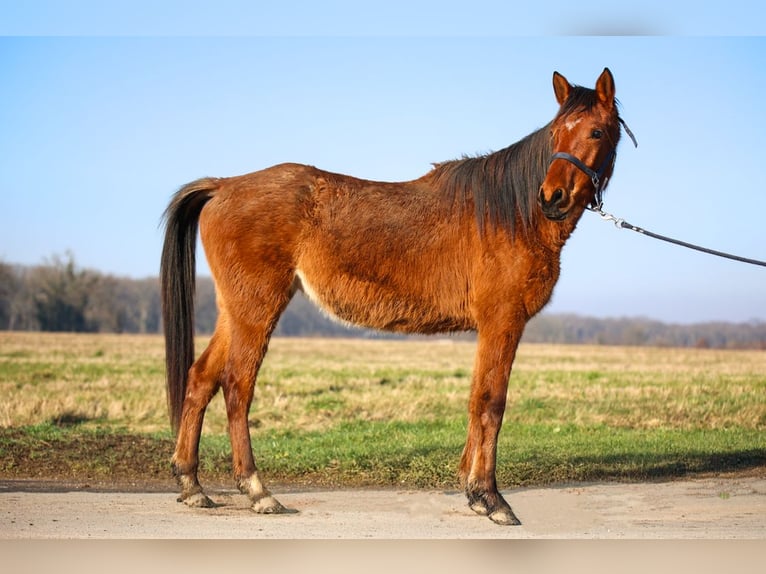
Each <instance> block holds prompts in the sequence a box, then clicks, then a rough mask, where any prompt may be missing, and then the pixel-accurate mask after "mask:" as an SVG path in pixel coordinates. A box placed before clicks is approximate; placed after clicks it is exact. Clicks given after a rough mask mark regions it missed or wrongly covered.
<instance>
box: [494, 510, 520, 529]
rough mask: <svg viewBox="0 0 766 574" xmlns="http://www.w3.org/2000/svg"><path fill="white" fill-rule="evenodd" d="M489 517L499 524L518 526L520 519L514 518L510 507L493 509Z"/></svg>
mask: <svg viewBox="0 0 766 574" xmlns="http://www.w3.org/2000/svg"><path fill="white" fill-rule="evenodd" d="M489 519H490V520H491V521H492V522H494V523H495V524H500V525H501V526H519V525H520V524H521V521H520V520H519V519H518V518H516V515H515V514H514V513H513V511H512V510H511V509H510V508H501V509H499V510H495V511H494V512H493V513H492V514H490V515H489Z"/></svg>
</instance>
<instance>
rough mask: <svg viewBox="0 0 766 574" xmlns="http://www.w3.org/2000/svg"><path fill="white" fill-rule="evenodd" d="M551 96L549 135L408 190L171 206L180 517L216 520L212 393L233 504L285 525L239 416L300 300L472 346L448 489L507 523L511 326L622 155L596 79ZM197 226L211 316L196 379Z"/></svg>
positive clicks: (184, 198)
mask: <svg viewBox="0 0 766 574" xmlns="http://www.w3.org/2000/svg"><path fill="white" fill-rule="evenodd" d="M553 88H554V92H555V95H556V100H557V101H558V103H559V105H560V109H559V112H558V114H557V115H556V117H555V118H554V119H553V120H552V121H551V122H550V123H549V124H548V125H546V126H545V127H543V128H542V129H540V130H538V131H536V132H534V133H532V134H530V135H529V136H527V137H526V138H524V139H522V140H521V141H519V142H517V143H515V144H513V145H511V146H510V147H508V148H506V149H503V150H500V151H498V152H495V153H492V154H488V155H485V156H480V157H472V158H464V159H460V160H455V161H448V162H445V163H440V164H436V165H435V166H434V168H433V169H432V170H431V171H430V172H429V173H427V174H426V175H424V176H423V177H421V178H419V179H416V180H414V181H408V182H402V183H381V182H374V181H367V180H363V179H356V178H353V177H350V176H346V175H339V174H335V173H328V172H325V171H322V170H319V169H317V168H315V167H311V166H306V165H297V164H282V165H277V166H274V167H271V168H268V169H264V170H262V171H258V172H255V173H251V174H248V175H243V176H240V177H231V178H221V179H215V178H206V179H201V180H198V181H195V182H193V183H190V184H188V185H186V186H185V187H183V188H181V189H180V190H179V191H178V192H177V193H176V194H175V196H174V197H173V199H172V201H171V203H170V205H169V206H168V208H167V210H166V212H165V220H166V235H165V244H164V249H163V252H162V270H161V278H162V301H163V310H164V315H163V317H164V322H165V323H164V324H165V338H166V351H167V356H166V363H167V365H166V366H167V392H168V403H169V409H170V418H171V423H172V426H173V429H174V431H175V432H176V434H177V443H176V450H175V454H174V455H173V460H172V462H173V465H172V467H173V473H174V475H175V477H176V478H177V480H178V483H179V485H180V488H181V497H180V499H179V500H182V501H183V502H185V503H186V504H188V505H189V506H196V507H206V506H211V505H212V502H211V501H210V499H209V498H208V497H207V496H206V495H205V494H204V492H203V490H202V487H201V486H200V483H199V481H198V478H197V464H198V450H199V440H200V433H201V428H202V420H203V417H204V414H205V409H206V407H207V405H208V403H209V402H210V400H211V398H212V397H213V395H215V393H216V392H217V391H218V389H219V387H222V388H223V393H224V398H225V403H226V412H227V415H228V422H229V436H230V440H231V446H232V454H233V467H234V475H235V479H236V481H237V485H238V487H239V489H240V490H241V491H242V492H243V493H244V494H247V495H248V496H249V497H250V499H251V500H252V503H253V509H254V510H255V511H256V512H261V513H281V512H289V510H288V509H286V508H285V507H283V506H282V505H281V504H280V503H279V502H278V501H277V500H276V499H275V498H274V497H273V496H272V495H271V494H270V493H269V491H268V490H267V489H266V488H265V487H264V485H263V483H262V481H261V478H260V476H259V473H258V470H257V469H256V466H255V461H254V459H253V453H252V449H251V443H250V434H249V431H248V426H247V416H248V410H249V408H250V404H251V401H252V398H253V388H254V385H255V381H256V376H257V374H258V369H259V367H260V365H261V362H262V360H263V357H264V355H265V353H266V349H267V346H268V343H269V338H270V336H271V333H272V331H273V329H274V327H275V325H276V323H277V320H278V319H279V316H280V314H281V313H282V311H284V309H285V307H286V306H287V304H288V302H289V301H290V299H291V297H292V296H293V295H294V293H295V292H296V291H297V290H299V289H300V290H301V291H303V292H304V293H305V294H306V295H307V296H308V297H309V298H310V299H311V300H312V301H314V302H315V303H316V304H317V305H318V306H319V307H320V308H321V309H323V310H324V311H325V312H326V313H328V314H329V315H331V316H334V317H337V318H339V319H341V320H343V321H346V322H349V323H353V324H357V325H363V326H366V327H371V328H375V329H384V330H388V331H397V332H401V333H441V332H450V331H463V330H475V331H477V332H478V348H477V354H476V360H475V365H474V371H473V380H472V383H471V392H470V401H469V418H468V437H467V440H466V443H465V448H464V450H463V455H462V459H461V462H460V478H461V482H462V484H463V486H464V488H465V492H466V495H467V497H468V503H469V505H470V507H471V508H472V509H473V510H474V511H475V512H477V513H479V514H482V515H487V516H489V518H490V519H491V520H493V521H494V522H497V523H499V524H518V523H519V522H518V520H517V518H516V516H514V514H513V512H512V511H511V507H510V506H509V505H508V503H507V502H506V501H505V500H504V499H503V497H502V496H501V494H500V493H499V492H498V489H497V484H496V482H495V457H496V450H497V437H498V433H499V431H500V426H501V423H502V420H503V413H504V411H505V402H506V391H507V388H508V379H509V376H510V372H511V365H512V363H513V360H514V356H515V353H516V347H517V345H518V343H519V339H520V338H521V335H522V332H523V330H524V326H525V325H526V323H527V321H529V319H530V318H531V317H532V316H534V315H535V314H536V313H537V312H538V311H540V309H541V308H542V307H543V306H544V305H545V304H546V303H547V302H548V299H549V298H550V296H551V292H552V291H553V287H554V285H555V284H556V281H557V279H558V277H559V260H560V254H561V249H562V247H563V246H564V243H565V242H566V240H567V238H568V237H569V236H570V234H571V233H572V231H573V230H574V228H575V225H576V224H577V221H578V220H579V219H580V216H581V215H582V213H583V211H584V210H585V209H586V207H588V206H589V204H591V203H597V202H599V201H600V197H601V192H602V191H603V188H604V187H605V183H606V181H607V180H608V178H609V176H610V175H611V173H612V169H613V166H614V159H615V152H616V148H617V142H618V141H619V138H620V121H621V120H620V118H619V115H618V111H617V105H616V101H615V97H614V80H613V78H612V74H611V73H610V72H609V70H608V69H605V70H604V71H603V73H602V74H601V75H600V77H599V78H598V80H597V82H596V88H595V90H591V89H587V88H583V87H580V86H573V85H570V83H569V82H568V81H567V80H566V79H565V78H564V77H563V76H561V75H560V74H558V73H554V74H553ZM555 160H561V161H555ZM589 166H596V167H589ZM198 225H199V228H200V234H201V237H202V243H203V245H204V249H205V253H206V255H207V259H208V262H209V265H210V270H211V272H212V275H213V278H214V280H215V285H216V294H217V304H218V310H219V314H218V322H217V324H216V328H215V333H214V334H213V336H212V338H211V340H210V344H209V345H208V347H207V349H206V350H205V351H204V352H203V353H202V355H201V356H200V357H199V359H197V360H196V361H195V360H194V343H193V334H194V327H193V296H194V269H195V242H196V234H197V226H198Z"/></svg>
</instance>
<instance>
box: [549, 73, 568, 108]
mask: <svg viewBox="0 0 766 574" xmlns="http://www.w3.org/2000/svg"><path fill="white" fill-rule="evenodd" d="M571 91H572V85H571V84H570V83H569V82H568V81H567V79H566V78H565V77H564V76H562V75H561V74H559V73H558V72H553V92H554V93H555V94H556V101H557V102H558V103H559V105H560V106H563V105H564V102H566V101H567V98H568V97H569V92H571Z"/></svg>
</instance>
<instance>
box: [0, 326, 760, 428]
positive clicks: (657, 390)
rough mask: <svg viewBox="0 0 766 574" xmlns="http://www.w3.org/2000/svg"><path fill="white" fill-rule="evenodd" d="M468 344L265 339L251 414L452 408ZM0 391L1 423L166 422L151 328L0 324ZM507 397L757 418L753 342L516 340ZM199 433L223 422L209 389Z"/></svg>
mask: <svg viewBox="0 0 766 574" xmlns="http://www.w3.org/2000/svg"><path fill="white" fill-rule="evenodd" d="M204 344H205V341H204V340H202V339H200V340H199V341H198V344H197V347H198V351H200V350H201V349H202V348H204ZM474 351H475V345H474V344H473V343H468V342H456V341H452V340H446V341H445V340H427V341H369V340H338V339H275V340H274V341H273V342H272V345H271V349H270V352H269V354H268V355H267V358H266V361H265V363H264V366H263V369H262V371H261V375H260V378H259V383H258V387H257V389H256V395H255V401H254V403H253V407H252V409H251V412H250V421H251V426H252V427H253V428H254V429H261V430H266V429H269V430H274V431H281V430H286V429H296V430H304V431H305V430H324V429H328V428H331V427H333V426H335V425H337V424H338V423H340V422H342V421H345V422H349V421H403V422H414V421H430V420H440V419H454V418H459V417H464V416H465V407H466V404H467V400H468V389H469V386H470V372H471V368H472V364H473V354H474ZM0 393H2V397H3V400H2V402H1V403H0V427H6V428H7V427H20V426H26V425H34V424H39V423H44V422H50V421H57V422H60V423H67V422H70V423H79V424H82V425H85V426H86V427H87V426H105V425H106V426H112V427H117V428H124V429H126V430H129V431H135V432H154V431H158V430H165V429H167V426H168V425H167V414H166V407H165V391H164V375H163V343H162V339H161V338H160V337H158V336H127V335H69V334H43V333H7V332H4V333H0ZM508 405H509V407H508V412H507V414H506V423H507V424H512V423H513V422H520V423H525V424H537V423H541V424H546V425H554V426H556V425H561V426H566V425H578V426H592V425H607V426H610V427H624V428H636V429H641V428H644V429H654V428H671V429H692V428H713V429H715V428H727V427H729V426H732V427H734V426H736V427H740V428H745V429H763V428H766V353H763V352H761V351H724V350H697V349H657V348H633V347H585V346H563V345H524V346H522V347H521V348H520V350H519V354H518V357H517V361H516V366H515V369H514V374H513V376H512V378H511V386H510V390H509V402H508ZM205 432H206V433H210V434H223V433H225V432H226V421H225V412H224V409H223V401H222V399H221V397H220V396H217V397H216V398H215V399H214V400H213V403H212V404H211V407H210V408H209V410H208V415H207V417H206V421H205Z"/></svg>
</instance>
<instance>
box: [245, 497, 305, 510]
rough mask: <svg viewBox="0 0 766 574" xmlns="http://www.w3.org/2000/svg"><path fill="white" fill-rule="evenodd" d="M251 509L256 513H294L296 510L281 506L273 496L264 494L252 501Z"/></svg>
mask: <svg viewBox="0 0 766 574" xmlns="http://www.w3.org/2000/svg"><path fill="white" fill-rule="evenodd" d="M252 508H253V511H254V512H257V513H258V514H295V513H297V512H298V511H297V510H295V509H293V508H286V507H284V506H282V503H280V502H279V501H278V500H277V499H276V498H274V497H273V496H264V497H263V498H260V499H258V500H256V501H255V502H253V507H252Z"/></svg>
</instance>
